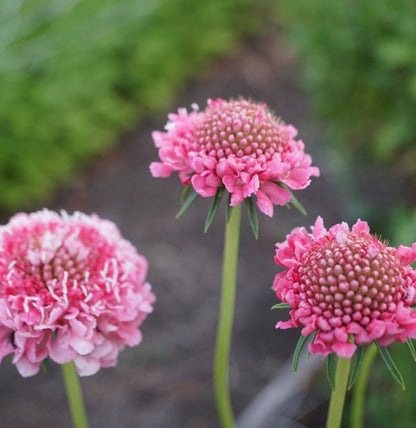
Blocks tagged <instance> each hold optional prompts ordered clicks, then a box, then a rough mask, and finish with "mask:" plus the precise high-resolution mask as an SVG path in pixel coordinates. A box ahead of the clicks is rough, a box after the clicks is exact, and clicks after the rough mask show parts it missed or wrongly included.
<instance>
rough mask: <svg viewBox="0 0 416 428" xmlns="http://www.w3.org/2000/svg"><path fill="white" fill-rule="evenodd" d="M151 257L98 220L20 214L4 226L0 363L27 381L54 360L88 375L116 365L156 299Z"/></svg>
mask: <svg viewBox="0 0 416 428" xmlns="http://www.w3.org/2000/svg"><path fill="white" fill-rule="evenodd" d="M146 272H147V261H146V259H145V258H144V257H143V256H141V255H140V254H138V253H137V251H136V250H135V248H134V247H133V246H132V245H131V244H130V243H129V242H128V241H126V240H124V239H123V238H122V236H121V235H120V233H119V231H118V229H117V227H116V226H115V225H114V224H113V223H111V222H110V221H106V220H102V219H100V218H98V217H97V216H96V215H93V216H87V215H85V214H81V213H75V214H73V215H69V214H67V213H65V212H62V213H61V215H59V214H57V213H55V212H52V211H48V210H43V211H39V212H36V213H33V214H24V213H20V214H17V215H15V216H14V217H12V219H11V220H10V222H9V223H8V224H7V225H5V226H2V227H0V361H1V359H2V358H3V357H4V356H5V355H7V354H10V353H12V354H13V355H14V357H13V363H14V364H15V365H16V366H17V369H18V370H19V372H20V374H21V375H23V376H32V375H34V374H36V373H37V372H38V371H39V368H40V365H41V363H42V361H43V360H44V359H45V358H47V357H50V358H51V359H52V360H54V361H56V362H58V363H60V364H62V363H66V362H69V361H74V363H75V366H76V369H77V371H78V373H79V374H80V375H81V376H86V375H91V374H94V373H96V372H97V371H98V370H99V368H100V367H108V366H114V365H115V364H116V362H117V356H118V353H119V352H120V351H121V350H122V349H123V348H124V347H125V345H129V346H134V345H138V344H139V343H140V342H141V333H140V330H139V329H138V327H139V325H140V324H141V323H142V321H143V320H144V318H146V316H147V314H148V313H150V312H151V311H152V304H153V302H154V300H155V297H154V295H153V294H152V292H151V287H150V285H149V284H148V283H147V282H145V277H146Z"/></svg>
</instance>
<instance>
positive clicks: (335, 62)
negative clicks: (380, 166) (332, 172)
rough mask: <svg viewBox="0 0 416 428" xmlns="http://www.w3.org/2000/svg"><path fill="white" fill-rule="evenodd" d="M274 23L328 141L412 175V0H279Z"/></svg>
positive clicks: (415, 35) (415, 80) (415, 10)
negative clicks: (294, 57)
mask: <svg viewBox="0 0 416 428" xmlns="http://www.w3.org/2000/svg"><path fill="white" fill-rule="evenodd" d="M278 21H279V23H280V25H281V26H282V27H283V29H284V30H285V32H286V34H288V37H289V40H290V41H291V43H292V45H293V46H294V47H295V49H296V50H297V52H298V54H299V58H300V60H301V65H302V67H301V76H302V78H303V81H304V83H305V85H306V87H307V88H308V89H309V91H310V92H311V94H312V102H313V103H314V105H315V107H316V110H317V112H318V113H319V114H320V115H321V117H322V118H323V119H324V120H325V125H327V126H328V128H329V130H330V134H331V135H330V138H331V140H332V141H337V142H338V143H340V144H341V145H342V147H343V149H344V152H345V153H346V155H348V153H350V156H351V157H353V156H354V157H356V156H357V154H358V152H357V150H356V149H357V147H358V148H359V150H360V153H362V154H365V155H367V156H368V157H369V158H370V159H371V160H374V161H376V162H378V161H382V162H386V163H389V164H392V165H393V164H394V166H395V167H397V169H400V171H401V173H405V174H409V175H412V176H413V178H416V120H415V117H416V49H415V48H416V2H414V1H411V0H378V1H376V2H372V1H361V0H339V1H327V0H314V1H309V0H291V1H284V0H283V1H280V2H279V3H278Z"/></svg>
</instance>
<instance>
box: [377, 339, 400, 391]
mask: <svg viewBox="0 0 416 428" xmlns="http://www.w3.org/2000/svg"><path fill="white" fill-rule="evenodd" d="M374 343H375V344H376V347H377V350H378V352H379V354H380V356H381V358H382V359H383V361H384V364H385V365H386V367H387V369H388V370H389V372H390V373H391V375H392V376H393V377H394V379H395V380H396V381H397V382H398V383H399V384H400V386H401V387H402V389H403V390H404V389H406V387H405V384H404V380H403V376H402V375H401V373H400V371H399V369H398V368H397V366H396V364H395V363H394V361H393V359H392V358H391V355H390V353H389V351H388V350H387V348H386V347H384V346H380V345H379V344H378V342H377V340H375V341H374Z"/></svg>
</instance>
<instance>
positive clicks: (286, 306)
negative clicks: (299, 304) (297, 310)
mask: <svg viewBox="0 0 416 428" xmlns="http://www.w3.org/2000/svg"><path fill="white" fill-rule="evenodd" d="M271 309H292V306H290V305H289V303H283V302H282V303H276V304H275V305H273V306H272V307H271Z"/></svg>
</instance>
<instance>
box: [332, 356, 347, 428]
mask: <svg viewBox="0 0 416 428" xmlns="http://www.w3.org/2000/svg"><path fill="white" fill-rule="evenodd" d="M350 364H351V359H350V358H341V357H338V364H337V370H336V372H335V389H334V390H333V391H332V394H331V400H330V402H329V410H328V419H327V421H326V428H339V427H340V426H341V421H342V410H343V408H344V401H345V393H346V392H347V384H348V375H349V372H350Z"/></svg>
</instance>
